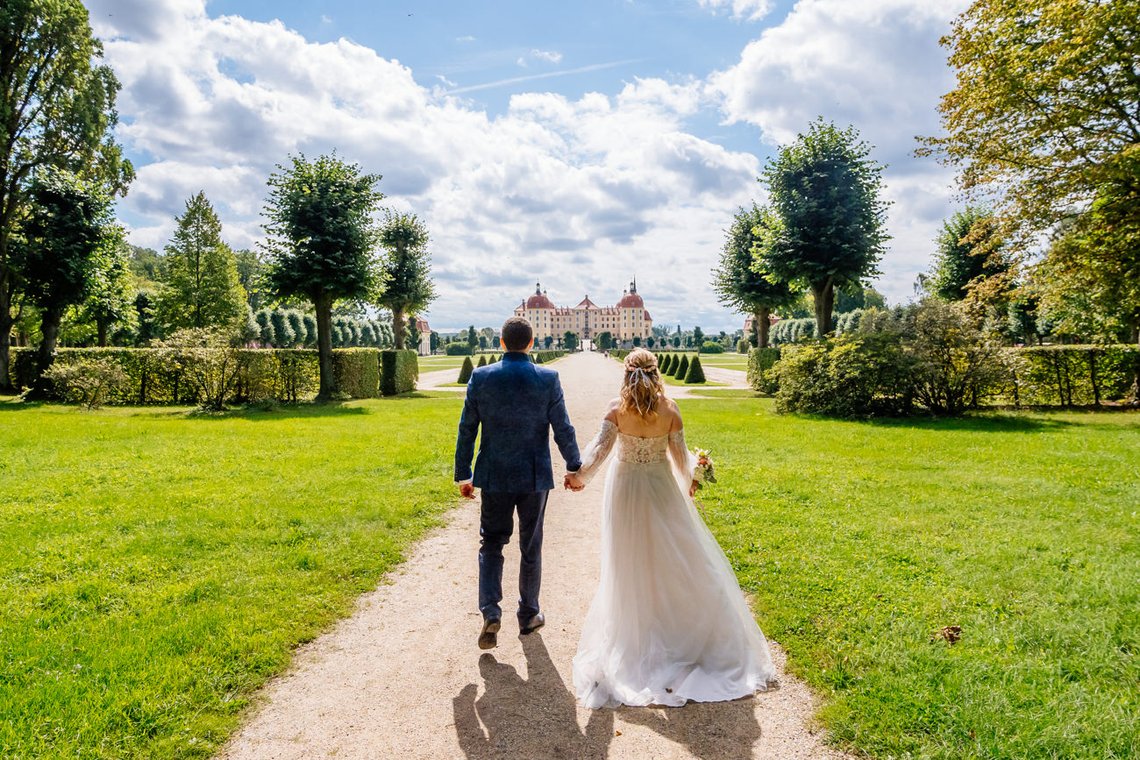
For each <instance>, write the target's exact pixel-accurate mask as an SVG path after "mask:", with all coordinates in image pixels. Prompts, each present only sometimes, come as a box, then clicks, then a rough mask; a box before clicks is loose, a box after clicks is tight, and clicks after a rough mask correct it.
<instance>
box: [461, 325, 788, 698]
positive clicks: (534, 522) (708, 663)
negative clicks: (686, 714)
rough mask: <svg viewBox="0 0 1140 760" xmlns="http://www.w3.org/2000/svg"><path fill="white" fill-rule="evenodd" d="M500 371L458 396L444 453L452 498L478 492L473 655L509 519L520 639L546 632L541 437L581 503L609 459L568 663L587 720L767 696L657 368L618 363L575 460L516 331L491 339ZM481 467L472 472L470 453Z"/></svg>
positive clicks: (522, 330) (763, 650) (646, 359)
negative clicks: (602, 410) (605, 711)
mask: <svg viewBox="0 0 1140 760" xmlns="http://www.w3.org/2000/svg"><path fill="white" fill-rule="evenodd" d="M501 336H502V343H503V350H504V352H505V353H504V354H503V358H502V361H500V362H497V363H495V364H490V365H487V366H486V367H480V368H478V369H476V370H475V371H474V372H473V373H472V375H471V378H470V380H469V381H468V385H467V397H466V401H465V403H464V406H463V414H462V416H461V417H460V421H459V435H458V439H457V442H456V448H455V481H456V483H457V484H458V485H459V490H460V493H461V494H462V495H463V496H464V497H465V498H468V499H474V498H475V489H476V488H479V489H480V490H481V497H482V498H481V509H480V523H479V534H480V537H481V542H480V548H479V610H480V612H481V613H482V614H483V626H482V629H481V631H480V633H479V638H478V644H479V647H480V648H481V649H491V648H493V647H495V646H496V644H497V637H498V632H499V630H500V629H501V626H502V608H501V607H500V602H501V601H502V598H503V591H502V576H503V546H505V545H506V544H507V543H508V542H509V540H510V537H511V534H512V532H513V529H514V520H515V514H516V513H517V515H518V533H519V539H518V540H519V551H520V555H521V559H520V563H519V601H518V610H517V615H518V622H519V633H520V634H522V635H527V634H530V633H532V632H534V631H536V630H538V629H539V628H541V627H542V626H543V625H544V623H545V622H546V621H545V618H544V616H543V613H542V610H541V608H540V606H539V590H540V586H541V580H542V532H543V531H542V529H543V517H544V514H545V511H546V503H547V497H548V496H549V493H550V491H551V490H552V489H553V488H554V477H553V473H552V467H551V460H550V443H549V437H550V432H551V431H553V433H554V442H555V444H556V445H557V446H558V450H559V453H560V454H561V456H562V458H563V459H564V460H565V463H566V470H567V475H566V477H565V480H564V485H565V487H567V488H569V489H571V490H574V491H580V490H582V488H584V487H585V485H586V484H587V483H589V482H590V480H591V479H592V478H593V477H594V476H595V475H596V474H597V473H598V472H599V470H600V469H601V467H602V465H603V464H604V463H605V461H606V459H607V458H608V457H609V455H610V453H611V451H613V450H614V449H615V448H616V452H617V454H616V456H615V457H614V459H613V461H612V462H611V464H610V465H609V468H608V473H607V477H606V482H605V490H604V492H603V501H602V516H601V519H602V546H601V578H600V582H599V585H598V590H597V592H596V593H595V595H594V598H593V601H592V602H591V604H590V608H589V611H588V612H587V613H586V618H585V620H584V621H583V625H582V637H581V640H580V641H579V644H578V652H577V654H576V655H575V657H574V663H573V672H574V690H575V692H576V694H577V697H578V700H579V702H580V703H581V704H582V705H583V706H584V707H588V708H600V707H616V706H617V705H621V704H625V705H636V706H642V705H651V704H652V705H671V706H679V705H683V704H685V703H686V702H687V701H690V700H692V701H697V702H714V701H723V700H731V699H737V698H739V697H744V696H748V695H750V694H752V693H754V692H756V691H762V690H764V689H765V688H766V687H767V686H768V684H769V682H771V681H773V680H774V679H775V668H774V666H773V665H772V660H771V657H770V656H769V653H768V645H767V642H766V640H765V639H764V634H762V633H761V632H760V629H759V627H758V626H757V625H756V621H755V620H754V619H753V618H752V613H751V611H750V610H749V608H748V605H747V603H746V602H745V600H744V596H743V594H742V593H741V591H740V587H739V586H738V584H737V581H736V576H735V575H734V573H733V571H732V568H731V566H730V565H729V562H728V560H727V558H726V557H725V555H724V552H723V551H721V549H720V546H719V545H718V544H717V542H716V539H715V538H714V537H713V536H712V534H711V533H710V532H709V530H708V528H707V527H706V526H705V524H704V522H703V521H702V520H701V518H700V515H699V514H698V513H697V511H696V507H695V505H694V504H693V501H692V495H693V493H694V492H695V490H696V487H697V485H696V480H695V479H694V474H695V468H696V467H697V461H696V458H695V457H694V456H693V455H692V454H691V453H690V452H689V450H688V448H687V447H686V445H685V437H684V431H683V425H682V420H681V415H680V412H679V411H678V409H677V405H676V404H674V403H673V402H672V401H670V400H669V399H668V398H666V397H665V389H664V385H663V383H662V380H661V376H660V373H659V372H658V368H657V360H656V357H655V356H654V355H653V354H652V353H650V352H649V351H646V350H644V349H636V350H634V351H633V352H632V353H630V354H629V356H627V357H626V359H625V373H624V377H623V380H622V384H621V387H620V389H619V395H618V398H616V399H615V400H614V401H613V402H612V403H611V404H610V408H609V410H608V411H607V413H606V415H605V417H604V419H603V420H602V422H601V428H600V430H599V431H598V433H597V435H596V436H595V437H594V438H593V439H592V440H591V441H590V443H589V444H588V445H587V446H586V449H585V451H584V452H582V453H581V454H580V453H579V450H578V445H577V442H576V439H575V432H574V426H573V425H572V424H571V423H570V418H569V415H568V414H567V411H566V404H565V400H564V398H563V394H562V386H561V383H560V381H559V378H558V373H557V372H555V371H553V370H551V369H548V368H545V367H542V366H539V365H536V364H533V363H531V361H530V358H529V357H528V356H527V352H528V351H529V350H530V348H531V346H532V345H533V343H534V334H533V330H532V328H531V326H530V323H529V322H527V320H525V319H523V318H521V317H512V318H511V319H508V320H507V321H506V323H505V324H504V325H503V328H502V332H501ZM477 436H479V454H478V458H477V460H476V462H475V469H474V472H472V470H471V461H472V459H473V457H474V456H475V441H476V437H477Z"/></svg>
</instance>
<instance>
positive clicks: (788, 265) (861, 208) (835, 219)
mask: <svg viewBox="0 0 1140 760" xmlns="http://www.w3.org/2000/svg"><path fill="white" fill-rule="evenodd" d="M870 153H871V148H870V146H869V145H867V144H866V143H864V142H862V141H861V140H860V139H859V134H858V132H856V131H855V129H854V128H848V129H846V130H840V129H837V128H836V127H835V125H833V124H829V123H826V122H824V121H823V120H822V119H819V120H817V121H815V122H812V124H811V125H810V126H809V127H808V131H807V133H806V134H801V135H799V136H798V137H797V139H796V141H795V142H794V143H792V144H791V145H786V146H784V147H783V148H781V149H780V151H779V153H778V154H777V156H776V157H775V158H774V159H772V160H771V161H769V162H768V164H767V165H766V166H765V168H764V174H763V180H764V181H765V182H766V183H767V185H768V188H769V193H770V195H771V199H772V208H773V211H774V215H773V219H772V220H771V222H770V223H769V224H768V225H767V227H766V229H764V230H761V234H759V239H758V241H757V243H756V245H755V248H754V256H755V262H754V264H753V266H754V267H755V268H756V270H757V272H759V273H761V274H763V275H764V276H765V277H768V278H770V279H775V280H778V281H784V282H789V283H800V284H802V285H805V286H807V287H810V288H811V291H812V295H813V297H814V301H815V311H816V315H815V316H816V322H817V324H819V325H820V326H821V329H820V333H821V334H823V335H826V334H828V333H830V332H831V313H832V310H833V305H834V297H835V288H836V287H837V286H839V287H843V286H850V287H856V286H858V287H861V286H862V282H863V280H864V279H866V278H867V277H870V276H873V275H875V274H877V273H878V270H877V268H876V264H877V263H878V261H879V258H880V257H881V256H882V252H883V246H884V244H885V242H886V240H887V235H886V232H885V230H884V224H885V218H886V203H884V202H883V201H882V200H881V199H880V197H879V195H880V191H881V185H882V176H881V175H882V166H881V165H879V164H878V163H876V162H875V161H873V160H871V159H870V158H869V156H870Z"/></svg>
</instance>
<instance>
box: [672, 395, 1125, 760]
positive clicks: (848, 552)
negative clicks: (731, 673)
mask: <svg viewBox="0 0 1140 760" xmlns="http://www.w3.org/2000/svg"><path fill="white" fill-rule="evenodd" d="M678 403H679V404H680V406H681V412H682V414H683V415H684V417H685V435H686V438H687V439H688V441H689V442H690V445H692V446H701V447H702V448H707V449H709V450H711V451H712V452H713V457H714V458H715V459H716V468H717V479H718V481H719V482H718V485H717V487H716V488H714V489H708V490H706V491H703V492H702V496H701V501H702V504H703V507H704V509H703V512H702V516H703V518H704V520H705V522H706V523H708V526H709V528H710V529H711V530H712V532H713V534H714V535H715V536H716V538H717V540H718V542H719V544H720V545H721V547H722V548H723V549H724V551H725V553H726V554H727V555H728V558H729V560H730V561H731V564H732V567H733V568H734V569H735V570H736V573H737V576H738V577H739V579H740V583H741V586H742V587H743V588H744V590H745V592H746V593H748V594H749V595H750V596H752V598H753V600H754V601H753V608H754V610H755V613H756V619H757V621H758V622H759V624H760V626H761V628H763V630H764V633H765V634H766V635H767V636H769V638H770V639H773V640H776V641H779V642H780V644H781V645H782V646H783V648H784V649H785V650H786V651H787V654H788V670H789V671H791V672H794V673H796V674H798V675H799V676H800V677H801V678H803V679H804V680H805V681H806V682H807V683H808V685H809V686H810V687H811V688H812V691H813V692H814V693H815V694H816V695H817V696H818V697H819V699H820V700H821V702H820V707H819V712H818V714H817V715H818V717H819V718H820V720H821V721H822V723H823V727H824V728H825V729H826V730H827V732H828V736H829V739H830V741H832V742H834V743H836V744H838V745H839V746H838V747H837V749H845V750H848V751H850V752H851V754H852V755H854V756H858V757H869V758H870V757H875V758H930V759H932V760H933V759H934V758H940V759H942V760H951V759H954V760H959V759H963V758H969V759H971V760H981V759H982V758H1074V759H1075V758H1085V759H1087V760H1092V759H1093V758H1098V759H1102V758H1125V757H1135V756H1136V755H1137V750H1138V749H1140V744H1138V739H1137V737H1138V736H1140V734H1138V732H1137V730H1136V728H1137V718H1136V714H1135V710H1132V709H1131V708H1130V705H1133V704H1134V703H1135V699H1136V693H1137V691H1136V684H1137V683H1140V661H1138V659H1137V657H1136V656H1135V654H1134V652H1135V651H1136V648H1137V646H1138V644H1140V641H1138V639H1137V632H1138V631H1140V606H1137V604H1136V578H1138V577H1140V545H1138V544H1137V542H1136V540H1135V535H1136V533H1135V522H1136V517H1134V516H1133V514H1132V513H1133V512H1134V511H1135V505H1136V504H1140V480H1137V478H1136V477H1135V470H1136V466H1135V462H1136V452H1137V451H1140V425H1138V423H1140V419H1138V416H1137V414H1135V413H1132V414H1089V413H1072V412H1052V413H1048V414H1041V413H1034V414H1029V413H985V414H971V415H968V416H966V417H964V418H960V419H911V420H904V421H894V420H880V421H875V422H872V423H867V422H864V421H839V420H832V419H821V418H811V417H803V416H780V415H773V414H771V413H770V410H771V406H772V402H771V401H769V400H768V399H731V400H721V399H701V400H699V401H698V400H692V401H689V400H684V399H682V400H681V401H679V402H678ZM950 625H958V626H961V639H960V640H959V641H958V642H957V643H956V644H954V645H952V646H951V645H949V644H948V643H947V642H946V641H945V640H943V639H941V638H939V637H937V635H936V634H937V632H938V631H939V630H940V629H942V628H943V627H944V626H950Z"/></svg>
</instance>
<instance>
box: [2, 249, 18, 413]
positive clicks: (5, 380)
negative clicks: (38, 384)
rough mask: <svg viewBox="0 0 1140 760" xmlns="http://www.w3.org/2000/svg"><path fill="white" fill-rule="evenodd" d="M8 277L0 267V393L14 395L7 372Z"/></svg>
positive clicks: (10, 322) (9, 331)
mask: <svg viewBox="0 0 1140 760" xmlns="http://www.w3.org/2000/svg"><path fill="white" fill-rule="evenodd" d="M9 277H10V275H7V274H4V273H3V268H2V267H0V393H15V392H16V384H15V383H14V382H13V380H12V376H11V374H10V373H9V372H8V369H9V366H10V362H11V351H10V350H9V349H10V348H11V346H12V325H14V324H15V323H16V320H14V319H12V297H11V296H12V294H11V291H10V290H9V288H10V287H11V283H10V280H9Z"/></svg>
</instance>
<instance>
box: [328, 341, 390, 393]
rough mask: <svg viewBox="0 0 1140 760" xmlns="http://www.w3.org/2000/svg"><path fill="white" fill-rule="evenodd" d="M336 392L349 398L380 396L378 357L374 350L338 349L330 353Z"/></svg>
mask: <svg viewBox="0 0 1140 760" xmlns="http://www.w3.org/2000/svg"><path fill="white" fill-rule="evenodd" d="M332 359H333V382H334V383H335V384H336V392H337V393H340V394H343V395H345V396H348V397H349V398H376V397H377V396H379V395H380V357H379V352H378V351H377V350H376V349H374V348H340V349H337V350H336V351H333V353H332Z"/></svg>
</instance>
